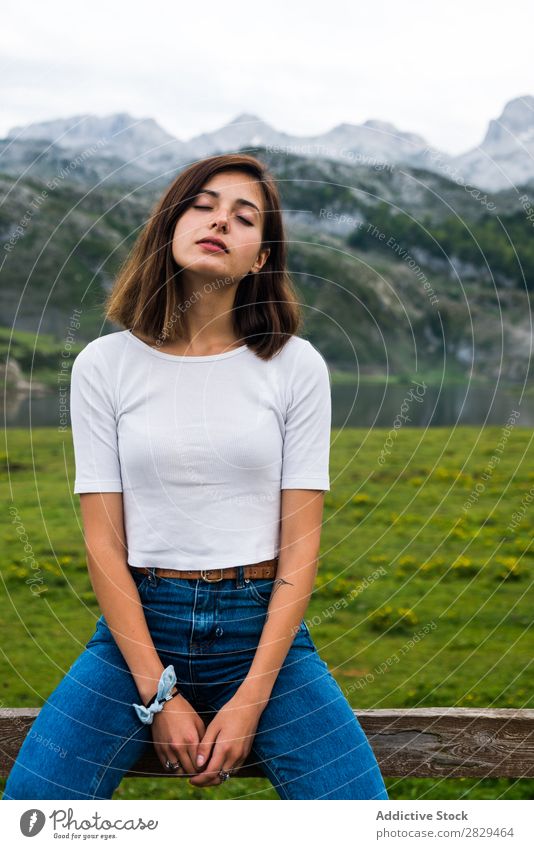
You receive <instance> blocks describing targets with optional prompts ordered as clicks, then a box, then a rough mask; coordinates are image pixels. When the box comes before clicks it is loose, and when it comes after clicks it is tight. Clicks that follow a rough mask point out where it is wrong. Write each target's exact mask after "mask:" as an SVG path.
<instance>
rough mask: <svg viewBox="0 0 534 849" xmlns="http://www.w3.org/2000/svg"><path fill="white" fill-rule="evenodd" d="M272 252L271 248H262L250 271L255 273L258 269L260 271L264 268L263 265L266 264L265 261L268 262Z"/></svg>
mask: <svg viewBox="0 0 534 849" xmlns="http://www.w3.org/2000/svg"><path fill="white" fill-rule="evenodd" d="M270 253H271V249H270V248H264V249H263V250H261V251H260V252H259V254H258V257H257V259H256V262H255V263H254V265H253V266H252V268H251V269H250V272H249V273H250V274H255V273H256V272H257V271H260V270H261V269H262V268H263V266H264V265H265V263H266V262H267V259H268V257H269V254H270Z"/></svg>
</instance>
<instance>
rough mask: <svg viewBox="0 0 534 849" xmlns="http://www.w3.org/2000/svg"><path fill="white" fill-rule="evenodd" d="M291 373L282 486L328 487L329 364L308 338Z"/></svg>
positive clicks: (289, 487)
mask: <svg viewBox="0 0 534 849" xmlns="http://www.w3.org/2000/svg"><path fill="white" fill-rule="evenodd" d="M305 341H306V345H305V347H304V348H303V349H302V351H301V353H300V354H299V356H298V358H297V361H296V365H295V368H294V370H293V372H292V376H291V386H290V387H289V393H288V395H289V403H288V408H287V411H286V420H285V434H284V445H283V454H282V479H281V487H280V488H281V489H319V490H325V491H326V490H329V489H330V477H329V461H330V428H331V421H332V399H331V393H330V374H329V371H328V366H327V364H326V362H325V360H324V359H323V357H322V355H321V354H320V353H319V351H318V350H317V349H316V348H315V347H314V346H313V345H312V344H311V343H310V342H308V341H307V340H305Z"/></svg>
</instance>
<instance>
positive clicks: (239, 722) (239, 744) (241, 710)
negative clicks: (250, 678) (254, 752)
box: [189, 690, 265, 787]
mask: <svg viewBox="0 0 534 849" xmlns="http://www.w3.org/2000/svg"><path fill="white" fill-rule="evenodd" d="M264 707H265V703H264V702H261V703H258V702H257V701H256V700H255V699H254V697H253V696H252V695H251V693H250V692H249V691H248V692H247V691H246V690H237V692H236V693H235V694H234V695H233V696H232V698H231V699H230V701H228V702H226V704H225V705H223V707H222V708H221V709H220V710H219V712H218V713H217V714H216V716H214V718H213V719H212V721H211V722H210V723H209V725H208V726H207V728H206V731H205V733H204V736H203V738H202V740H201V741H200V743H199V744H198V747H197V769H199V770H201V772H198V773H197V774H196V775H194V776H192V777H191V778H190V779H189V783H190V784H192V785H193V786H194V787H206V786H208V785H212V784H221V783H222V778H221V777H220V776H219V772H220V770H224V771H225V772H230V771H231V770H235V769H237V768H238V767H239V766H241V765H242V764H243V762H244V761H245V760H246V758H247V756H248V754H249V752H250V750H251V748H252V743H253V741H254V735H255V733H256V729H257V727H258V723H259V720H260V717H261V714H262V712H263V709H264ZM199 756H200V757H203V758H204V761H203V763H202V764H199V762H198V758H199Z"/></svg>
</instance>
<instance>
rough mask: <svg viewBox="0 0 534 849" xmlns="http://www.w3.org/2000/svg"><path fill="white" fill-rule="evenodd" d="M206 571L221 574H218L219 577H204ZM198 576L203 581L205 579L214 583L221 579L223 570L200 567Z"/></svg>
mask: <svg viewBox="0 0 534 849" xmlns="http://www.w3.org/2000/svg"><path fill="white" fill-rule="evenodd" d="M207 572H220V573H221V575H220V577H219V578H207V577H206V574H207ZM200 577H201V578H202V580H203V581H207V582H208V584H216V583H218V581H222V579H223V570H222V569H201V570H200Z"/></svg>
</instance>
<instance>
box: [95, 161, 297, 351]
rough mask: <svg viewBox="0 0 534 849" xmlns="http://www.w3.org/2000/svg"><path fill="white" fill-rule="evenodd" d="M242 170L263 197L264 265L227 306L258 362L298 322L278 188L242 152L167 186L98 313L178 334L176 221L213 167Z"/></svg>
mask: <svg viewBox="0 0 534 849" xmlns="http://www.w3.org/2000/svg"><path fill="white" fill-rule="evenodd" d="M228 170H236V171H246V172H247V173H248V174H250V175H251V176H252V177H254V178H255V179H256V180H257V181H258V183H259V184H260V188H261V190H262V192H263V198H264V213H263V215H262V223H263V231H262V248H267V247H268V248H270V253H269V256H268V258H267V261H266V263H265V264H264V266H263V268H261V270H260V271H259V272H258V273H255V274H254V273H248V274H247V275H245V277H244V278H243V279H242V280H241V281H240V282H239V284H238V286H237V291H236V295H235V299H234V304H233V310H232V321H233V328H234V332H235V334H236V336H237V338H238V339H239V340H241V341H242V344H247V345H248V346H249V347H250V348H251V349H252V350H254V351H255V353H256V354H257V355H258V356H260V357H261V358H262V359H270V357H272V356H273V355H274V354H275V353H276V352H277V351H279V350H280V349H281V348H282V347H283V346H284V345H285V343H286V342H287V341H288V339H289V338H290V336H292V335H295V334H296V333H297V332H298V331H299V330H300V329H301V325H302V314H301V310H300V306H299V303H298V300H297V296H296V294H295V290H294V288H293V284H292V282H291V279H290V277H289V274H288V272H287V270H286V261H287V245H286V239H285V233H284V225H283V221H282V211H281V203H280V197H279V193H278V188H277V186H276V183H275V181H274V178H273V177H272V176H271V174H270V173H269V172H268V169H267V166H266V165H265V164H264V163H263V162H261V161H260V160H259V159H257V158H256V157H254V156H250V155H248V154H241V153H229V154H222V155H220V156H210V157H207V158H205V159H201V160H199V161H198V162H195V163H193V164H192V165H189V166H188V167H187V168H185V169H184V170H183V171H181V172H180V173H179V174H178V176H177V177H176V178H175V179H174V181H173V182H172V183H171V185H170V186H169V188H168V189H167V190H166V192H165V193H164V195H163V196H162V197H161V199H160V200H159V201H158V202H157V204H156V206H155V207H154V209H153V211H152V213H151V215H150V217H149V219H148V222H147V223H146V224H145V226H144V228H143V230H142V231H141V233H140V234H139V235H138V237H137V240H136V242H135V244H134V245H133V248H132V249H131V251H130V253H129V255H128V257H127V258H126V260H125V262H124V263H123V265H122V266H121V268H120V269H119V272H118V275H117V278H116V280H115V283H114V286H113V289H112V290H111V292H110V293H109V294H108V296H107V298H106V301H105V305H104V306H105V316H106V318H107V319H108V320H110V321H112V322H115V323H117V324H119V325H122V326H123V327H125V328H127V329H129V330H138V331H139V332H140V333H141V334H142V335H144V336H147V337H149V338H150V339H155V340H158V339H160V340H161V339H163V338H165V339H169V340H171V341H176V340H177V339H180V338H183V336H184V333H183V330H184V326H183V316H182V310H183V307H182V304H183V300H184V292H183V287H182V283H181V277H180V271H181V270H182V269H181V267H180V266H179V265H178V264H177V263H176V261H175V260H174V257H173V255H172V241H173V234H174V229H175V226H176V222H177V221H178V219H179V218H180V216H181V215H183V213H184V212H185V211H186V209H187V208H188V207H189V206H190V205H191V204H192V203H193V202H194V199H195V196H196V195H197V194H198V193H199V192H200V191H201V190H202V188H203V187H204V185H205V184H206V182H207V181H208V180H209V179H210V178H211V177H213V176H214V175H215V174H218V173H219V172H220V171H228Z"/></svg>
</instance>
